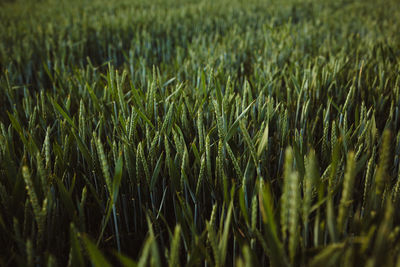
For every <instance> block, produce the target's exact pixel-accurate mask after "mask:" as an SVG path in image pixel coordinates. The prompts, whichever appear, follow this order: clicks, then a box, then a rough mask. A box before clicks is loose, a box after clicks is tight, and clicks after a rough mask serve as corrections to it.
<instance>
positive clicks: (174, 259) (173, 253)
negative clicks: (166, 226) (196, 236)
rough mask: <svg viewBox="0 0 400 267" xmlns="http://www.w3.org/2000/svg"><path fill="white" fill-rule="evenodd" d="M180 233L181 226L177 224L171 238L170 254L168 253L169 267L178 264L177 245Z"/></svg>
mask: <svg viewBox="0 0 400 267" xmlns="http://www.w3.org/2000/svg"><path fill="white" fill-rule="evenodd" d="M180 235H181V227H180V225H179V224H178V225H177V226H176V227H175V231H174V236H173V238H172V243H171V249H170V255H169V263H168V265H169V266H170V267H175V266H179V265H180V264H179V245H180Z"/></svg>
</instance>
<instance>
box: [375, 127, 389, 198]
mask: <svg viewBox="0 0 400 267" xmlns="http://www.w3.org/2000/svg"><path fill="white" fill-rule="evenodd" d="M390 140H391V132H390V131H389V130H385V131H384V132H383V134H382V145H381V149H380V154H379V163H378V168H377V170H376V176H375V193H376V196H377V197H381V196H382V195H383V192H384V190H385V187H386V184H387V182H388V180H389V174H388V168H389V161H390V151H391V148H390V147H391V144H390Z"/></svg>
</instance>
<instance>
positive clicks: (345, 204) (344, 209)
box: [337, 151, 356, 232]
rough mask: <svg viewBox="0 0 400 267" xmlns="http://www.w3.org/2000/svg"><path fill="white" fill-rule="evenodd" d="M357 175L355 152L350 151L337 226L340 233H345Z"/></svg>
mask: <svg viewBox="0 0 400 267" xmlns="http://www.w3.org/2000/svg"><path fill="white" fill-rule="evenodd" d="M355 175H356V166H355V159H354V152H353V151H350V152H349V154H348V155H347V164H346V173H345V175H344V180H343V186H342V197H341V199H340V204H339V214H338V219H337V224H338V228H339V231H340V232H344V229H345V223H346V219H347V217H348V214H349V207H350V206H351V201H352V194H353V186H354V180H355Z"/></svg>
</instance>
